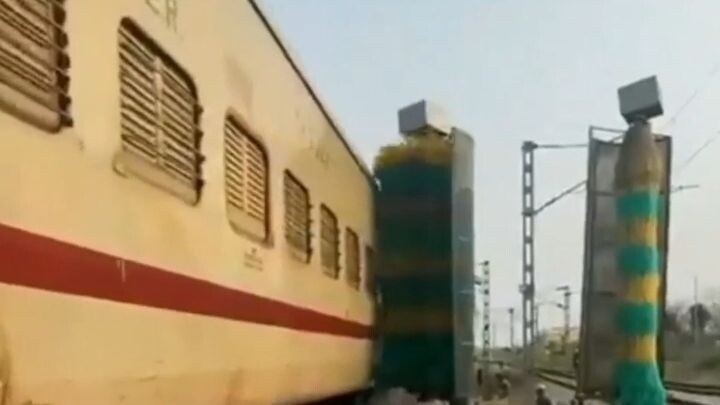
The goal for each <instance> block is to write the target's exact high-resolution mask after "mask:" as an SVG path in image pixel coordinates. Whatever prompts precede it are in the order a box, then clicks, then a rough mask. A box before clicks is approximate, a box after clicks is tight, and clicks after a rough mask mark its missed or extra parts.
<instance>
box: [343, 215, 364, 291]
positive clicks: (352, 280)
mask: <svg viewBox="0 0 720 405" xmlns="http://www.w3.org/2000/svg"><path fill="white" fill-rule="evenodd" d="M345 276H346V279H347V282H348V284H349V285H350V286H352V287H353V288H359V287H360V242H359V240H358V237H357V234H356V233H355V232H353V231H352V230H351V229H350V228H346V229H345Z"/></svg>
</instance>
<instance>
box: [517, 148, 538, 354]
mask: <svg viewBox="0 0 720 405" xmlns="http://www.w3.org/2000/svg"><path fill="white" fill-rule="evenodd" d="M535 148H537V144H535V143H534V142H530V141H525V142H523V144H522V238H523V240H522V261H523V264H522V285H521V287H520V293H521V294H522V318H523V325H522V342H523V356H524V360H525V367H527V368H532V367H533V354H532V353H531V351H530V350H528V344H529V343H530V342H534V341H535V333H534V332H535V322H534V319H535V155H534V151H535Z"/></svg>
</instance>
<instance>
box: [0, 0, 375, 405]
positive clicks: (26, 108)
mask: <svg viewBox="0 0 720 405" xmlns="http://www.w3.org/2000/svg"><path fill="white" fill-rule="evenodd" d="M0 128H2V134H0V391H1V392H2V394H1V396H0V403H1V404H2V405H19V404H53V405H85V404H87V405H98V404H121V403H122V404H147V405H157V404H203V405H212V404H254V403H299V402H307V401H313V400H317V399H320V398H326V397H332V396H335V395H339V394H343V393H348V392H353V391H357V390H361V389H363V388H365V387H366V386H367V385H368V383H369V381H370V378H371V376H370V374H371V362H372V353H373V345H372V340H371V331H372V327H373V324H374V319H373V318H374V308H373V307H374V300H373V294H372V293H371V292H370V288H369V287H368V285H369V281H370V280H371V279H372V267H373V266H372V263H373V256H374V254H373V241H374V230H373V189H374V183H373V181H372V179H371V175H370V174H369V173H368V170H367V169H366V168H365V167H364V166H363V164H362V163H361V161H360V159H359V158H358V157H357V155H356V154H355V153H353V151H352V149H351V148H350V146H349V145H348V142H347V140H346V139H345V138H344V137H343V135H342V132H341V130H340V129H339V128H338V126H337V125H336V124H335V123H334V121H333V119H332V118H331V116H330V115H329V114H328V112H327V110H326V108H325V107H324V106H323V104H322V103H321V102H320V101H319V99H318V97H317V96H316V94H315V93H314V91H313V90H312V88H311V87H310V85H309V84H308V82H307V80H306V78H305V77H304V76H303V74H302V73H301V71H300V69H299V67H298V65H297V64H296V62H295V61H294V60H293V58H292V57H291V55H290V52H289V51H288V49H287V47H286V46H285V45H283V42H282V41H281V40H280V38H279V36H278V33H277V32H276V30H275V29H273V27H272V25H271V24H270V23H269V22H268V19H267V17H266V15H265V14H263V12H262V10H261V8H260V7H259V5H258V4H256V3H255V2H254V1H253V0H203V1H199V0H198V1H177V0H123V1H119V0H112V1H98V0H0Z"/></svg>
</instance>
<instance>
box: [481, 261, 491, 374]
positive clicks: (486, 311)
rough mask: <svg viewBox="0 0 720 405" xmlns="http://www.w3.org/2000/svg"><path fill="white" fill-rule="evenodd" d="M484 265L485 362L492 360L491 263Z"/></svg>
mask: <svg viewBox="0 0 720 405" xmlns="http://www.w3.org/2000/svg"><path fill="white" fill-rule="evenodd" d="M481 265H482V281H481V285H480V288H481V290H482V305H483V314H482V328H483V329H482V343H483V351H482V356H483V359H484V360H485V361H489V360H490V262H489V261H487V260H485V261H484V262H482V263H481Z"/></svg>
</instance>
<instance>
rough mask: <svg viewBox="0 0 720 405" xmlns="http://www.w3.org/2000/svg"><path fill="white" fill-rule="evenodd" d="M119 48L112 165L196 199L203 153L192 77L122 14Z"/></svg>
mask: <svg viewBox="0 0 720 405" xmlns="http://www.w3.org/2000/svg"><path fill="white" fill-rule="evenodd" d="M119 52H120V55H119V56H120V138H121V149H120V152H119V153H118V154H117V156H116V159H115V169H116V170H117V171H118V172H119V173H121V174H123V175H130V176H134V177H136V178H139V179H141V180H143V181H145V182H147V183H150V184H152V185H154V186H156V187H159V188H162V189H164V190H166V191H168V192H170V193H172V194H174V195H176V196H178V197H179V198H181V199H182V200H183V201H185V202H186V203H188V204H196V203H197V202H198V201H199V199H200V190H201V188H202V185H203V180H202V161H203V156H202V154H201V153H200V138H201V137H202V133H201V131H200V128H199V122H200V113H201V108H200V106H199V104H198V100H197V90H196V88H195V85H194V84H193V82H192V79H191V78H190V76H189V75H188V74H187V73H186V72H185V71H184V70H183V69H182V68H181V67H180V66H179V65H178V64H177V63H176V62H175V61H174V60H173V59H172V58H171V57H170V56H169V55H168V54H167V53H166V52H164V51H163V50H162V49H161V48H160V47H159V46H158V45H157V43H155V42H154V41H153V40H152V39H150V37H148V36H147V35H146V34H145V33H144V32H143V31H141V30H140V29H139V28H138V26H137V25H135V24H134V23H133V22H132V21H130V20H129V19H127V18H126V19H123V21H122V23H121V25H120V30H119Z"/></svg>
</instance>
